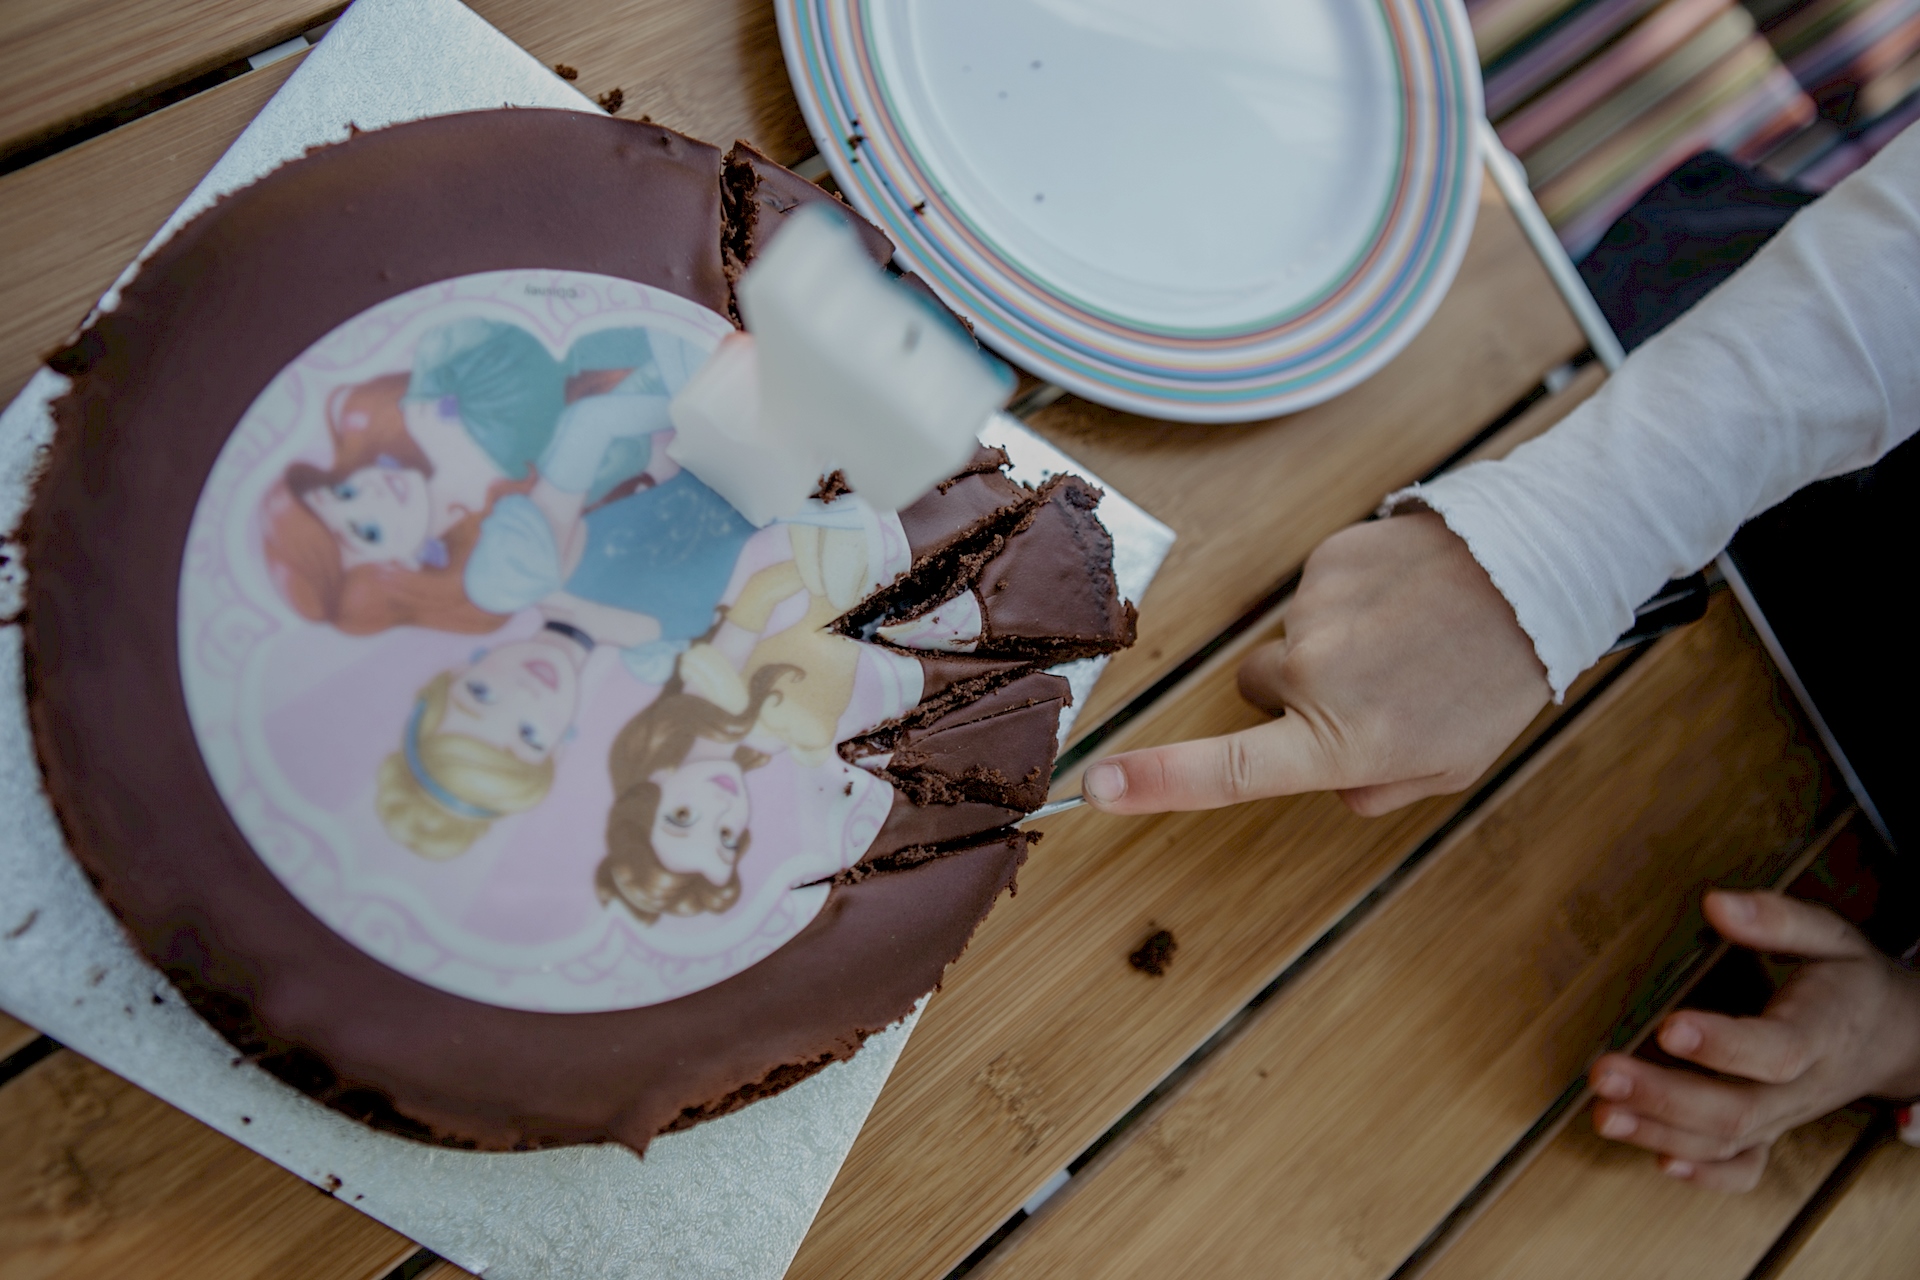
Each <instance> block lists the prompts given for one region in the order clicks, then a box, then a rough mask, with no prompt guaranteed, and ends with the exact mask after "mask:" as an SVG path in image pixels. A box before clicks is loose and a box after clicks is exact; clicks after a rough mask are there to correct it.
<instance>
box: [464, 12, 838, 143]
mask: <svg viewBox="0 0 1920 1280" xmlns="http://www.w3.org/2000/svg"><path fill="white" fill-rule="evenodd" d="M471 7H472V8H473V9H474V11H475V12H477V13H478V14H479V15H480V16H481V17H483V18H485V19H486V20H487V21H489V22H491V23H492V24H493V25H494V26H496V27H498V28H500V30H501V31H503V32H505V33H506V34H507V35H508V36H510V37H512V38H513V39H514V40H515V41H516V42H517V43H518V44H519V45H520V46H521V47H522V48H524V49H526V50H527V51H528V52H530V53H532V54H533V56H534V57H536V58H538V59H540V60H541V61H542V62H544V63H546V64H547V65H548V66H552V65H554V64H555V63H564V64H566V65H567V66H570V67H572V68H573V69H574V70H576V71H578V72H579V73H580V78H579V79H578V80H576V81H574V84H575V85H576V86H577V87H578V88H579V89H580V90H581V91H582V92H584V93H586V94H587V95H588V96H589V97H593V98H598V97H599V96H600V95H602V94H604V93H606V92H607V91H608V90H610V89H616V88H617V89H619V90H620V91H621V93H622V94H623V95H624V96H625V102H624V103H623V104H622V106H621V108H620V111H619V113H618V114H620V115H621V116H623V117H625V118H626V119H629V120H638V119H640V118H641V117H642V116H649V117H651V118H652V119H654V120H655V121H657V122H659V123H660V124H664V125H666V126H667V127H668V128H671V129H678V130H680V131H681V132H682V133H687V134H691V135H692V136H693V137H696V138H701V139H704V140H706V141H708V142H712V143H716V144H718V145H719V146H721V147H725V146H727V145H728V144H729V143H731V142H732V141H733V140H734V139H735V138H745V139H746V140H747V141H749V142H751V143H753V144H754V145H755V146H757V147H759V148H760V149H761V150H762V151H765V152H766V153H767V154H768V155H770V156H772V157H773V158H774V159H776V160H778V161H780V162H782V163H783V164H792V163H794V162H796V161H798V160H801V159H803V158H805V157H806V156H808V155H811V154H812V153H813V149H814V148H813V140H812V139H811V138H809V137H808V136H807V126H806V121H805V120H803V119H802V118H801V115H800V104H799V103H798V102H796V101H795V100H794V97H793V88H792V86H791V85H790V84H789V83H788V80H787V67H786V63H785V62H784V61H782V60H781V57H780V33H779V31H778V29H777V28H776V27H775V26H774V20H773V6H772V5H771V4H768V3H767V2H766V0H698V3H691V4H690V3H686V2H685V0H596V3H594V4H593V5H592V6H591V10H590V11H589V10H587V9H586V8H585V7H583V6H580V5H565V4H554V3H552V0H473V2H472V4H471Z"/></svg>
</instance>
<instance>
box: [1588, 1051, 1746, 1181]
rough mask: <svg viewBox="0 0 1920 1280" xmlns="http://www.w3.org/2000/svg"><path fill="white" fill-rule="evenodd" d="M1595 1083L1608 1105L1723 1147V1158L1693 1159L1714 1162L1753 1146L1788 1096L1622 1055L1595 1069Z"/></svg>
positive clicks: (1614, 1055)
mask: <svg viewBox="0 0 1920 1280" xmlns="http://www.w3.org/2000/svg"><path fill="white" fill-rule="evenodd" d="M1589 1079H1590V1080H1591V1082H1592V1084H1593V1091H1594V1092H1595V1093H1596V1094H1598V1095H1599V1096H1600V1097H1601V1098H1602V1099H1603V1100H1605V1101H1606V1102H1609V1103H1611V1104H1614V1105H1617V1106H1624V1107H1628V1108H1630V1109H1631V1110H1632V1112H1633V1114H1634V1115H1636V1116H1639V1117H1640V1118H1642V1119H1643V1120H1647V1121H1657V1122H1659V1123H1660V1124H1661V1125H1663V1126H1668V1127H1671V1128H1673V1129H1676V1130H1684V1131H1686V1132H1687V1133H1691V1134H1698V1135H1700V1136H1701V1137H1703V1138H1707V1139H1712V1140H1713V1141H1716V1142H1719V1143H1721V1144H1723V1146H1724V1150H1720V1151H1719V1153H1718V1154H1717V1155H1715V1154H1706V1153H1702V1152H1699V1151H1693V1152H1691V1153H1690V1154H1692V1155H1695V1156H1701V1157H1702V1158H1705V1159H1713V1160H1724V1159H1727V1158H1728V1157H1730V1156H1732V1155H1733V1154H1734V1153H1736V1152H1738V1151H1743V1150H1745V1149H1746V1148H1747V1147H1749V1146H1751V1145H1753V1143H1754V1142H1755V1141H1756V1140H1757V1138H1758V1136H1759V1135H1760V1133H1761V1132H1762V1131H1763V1130H1764V1127H1765V1125H1766V1124H1768V1123H1769V1122H1770V1121H1771V1120H1772V1119H1774V1115H1773V1112H1774V1109H1775V1107H1776V1106H1777V1104H1778V1102H1779V1101H1780V1098H1781V1096H1782V1095H1778V1094H1776V1093H1774V1092H1771V1091H1770V1086H1767V1085H1754V1084H1745V1083H1740V1082H1729V1081H1721V1080H1710V1079H1708V1078H1707V1077H1705V1076H1701V1075H1696V1074H1694V1073H1693V1072H1691V1071H1675V1070H1673V1069H1671V1068H1668V1067H1661V1066H1655V1065H1654V1064H1653V1063H1651V1062H1643V1061H1641V1060H1640V1059H1638V1058H1629V1057H1627V1056H1626V1055H1624V1054H1618V1053H1610V1054H1608V1055H1607V1056H1606V1057H1604V1058H1601V1059H1600V1061H1598V1062H1596V1063H1594V1066H1593V1070H1592V1072H1590V1073H1589ZM1607 1136H1612V1135H1607ZM1674 1154H1675V1155H1679V1154H1682V1153H1680V1152H1675V1153H1674Z"/></svg>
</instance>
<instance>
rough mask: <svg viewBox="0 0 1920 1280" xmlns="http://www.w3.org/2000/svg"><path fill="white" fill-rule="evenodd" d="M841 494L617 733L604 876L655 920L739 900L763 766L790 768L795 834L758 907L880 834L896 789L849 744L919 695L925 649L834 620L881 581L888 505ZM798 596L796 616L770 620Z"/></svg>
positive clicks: (784, 813) (785, 804) (723, 908)
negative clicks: (869, 640)
mask: <svg viewBox="0 0 1920 1280" xmlns="http://www.w3.org/2000/svg"><path fill="white" fill-rule="evenodd" d="M841 503H843V504H845V505H844V506H842V507H841V508H840V510H838V511H837V512H834V513H832V515H828V514H826V513H823V512H820V511H814V512H811V513H809V514H808V516H807V518H808V519H810V520H813V521H817V522H818V523H804V524H791V525H787V526H785V530H786V534H787V537H788V538H789V540H790V543H791V547H792V551H793V556H792V558H791V559H786V560H782V561H778V562H776V563H774V564H772V565H770V566H768V567H766V568H763V569H761V570H760V571H759V572H757V573H755V574H753V575H752V576H751V577H750V578H749V579H748V580H747V582H746V584H745V585H744V587H743V588H742V590H741V591H740V593H739V595H738V596H737V597H736V598H735V599H734V600H733V601H732V603H731V604H730V605H728V606H727V608H726V610H725V617H724V619H723V621H722V622H721V623H720V624H719V625H718V626H716V627H715V628H714V629H713V632H712V633H711V634H710V635H709V636H708V637H707V638H706V639H704V640H703V641H702V642H701V643H699V644H696V645H694V646H692V647H691V648H690V649H688V650H687V651H686V652H685V653H684V654H682V655H681V657H680V660H679V663H678V666H677V671H676V674H675V677H674V680H673V683H672V685H671V686H670V690H669V692H668V693H663V694H662V696H661V698H660V699H659V701H658V702H656V703H655V704H654V705H652V706H650V707H648V708H647V709H646V710H645V711H643V712H641V713H640V714H639V715H638V716H636V717H635V718H634V719H633V720H632V721H631V722H630V723H629V724H628V725H627V726H626V728H624V729H623V730H622V731H621V733H620V736H619V737H618V738H617V739H616V740H615V744H614V748H613V751H612V752H611V753H610V754H609V757H608V761H607V765H608V770H609V772H610V774H611V775H612V779H613V789H614V797H615V798H614V804H613V809H612V811H611V812H610V813H609V815H608V818H607V855H606V858H605V859H604V860H603V861H602V862H601V864H600V867H599V869H598V871H597V873H596V876H595V887H596V888H597V890H598V892H599V895H600V898H601V900H602V901H603V902H613V901H618V902H620V903H622V904H624V905H625V906H626V907H627V908H628V909H629V910H631V911H632V913H633V914H634V915H635V916H636V917H637V918H638V919H639V920H641V921H642V922H643V923H646V924H652V923H654V922H656V921H657V920H659V919H660V918H661V917H662V916H668V915H678V916H691V915H698V914H700V913H703V912H711V913H715V914H719V913H725V912H728V911H729V910H730V909H732V908H734V907H735V905H736V904H737V903H738V902H739V900H740V896H741V874H740V862H741V859H742V857H743V856H744V855H745V853H746V851H747V847H748V830H749V826H750V822H751V818H752V799H751V797H750V795H749V787H748V779H747V774H748V772H749V771H751V770H755V769H759V768H762V767H765V768H766V769H767V772H768V773H769V774H777V775H780V782H779V785H778V786H777V787H769V791H770V793H773V792H777V794H778V795H779V796H780V797H781V801H782V802H781V807H780V812H779V814H778V818H779V823H780V827H779V831H780V835H781V836H782V838H783V841H784V847H783V849H782V850H781V851H780V852H779V853H777V854H770V855H769V857H770V858H771V859H774V860H776V862H777V865H776V864H775V862H770V863H769V864H768V865H766V866H763V867H762V869H761V874H762V876H763V877H771V878H770V879H766V880H764V882H763V883H761V884H759V885H758V889H759V890H760V891H761V892H760V895H759V898H758V900H757V903H756V905H755V906H754V907H753V908H752V909H751V910H750V911H749V915H754V916H759V915H762V914H766V913H771V912H772V911H774V910H775V908H776V905H777V903H776V900H777V898H778V897H779V896H781V895H782V894H787V893H791V892H794V891H797V890H799V889H800V888H801V887H802V886H805V885H810V884H817V883H818V882H819V881H820V880H822V879H823V878H825V877H828V876H832V875H834V874H836V873H837V872H839V871H842V870H844V869H845V868H847V867H850V866H852V865H853V864H854V863H855V862H857V861H859V859H860V858H861V857H862V856H863V855H864V854H865V853H866V851H867V848H868V846H869V845H871V843H872V841H873V837H874V835H875V834H876V833H877V832H878V830H879V828H880V825H881V823H882V822H884V821H885V819H886V815H887V813H888V811H889V810H890V809H891V807H892V804H893V788H892V786H891V784H889V783H888V782H886V781H885V780H883V779H881V778H877V777H875V776H874V775H873V774H872V773H870V772H868V771H867V770H865V769H860V768H856V767H854V766H852V765H849V764H847V763H846V762H845V761H843V760H841V759H840V757H839V755H838V754H837V753H836V752H835V751H834V749H833V748H834V743H835V742H836V741H840V740H844V739H846V738H848V737H851V736H854V735H855V734H858V733H861V732H864V731H866V730H868V729H871V728H874V727H877V726H878V725H880V724H882V723H884V722H885V721H887V720H889V719H891V718H893V717H894V716H897V715H899V714H901V713H902V712H903V711H905V710H906V709H907V708H909V707H912V706H913V705H915V704H916V703H917V702H918V701H919V700H920V693H921V689H922V687H923V675H922V671H921V668H920V665H919V663H918V661H917V660H915V659H913V658H911V657H908V656H905V655H903V654H897V653H893V652H890V651H887V650H884V649H881V648H879V647H878V646H874V645H869V644H864V643H861V642H859V641H855V640H851V639H849V638H847V637H846V636H842V635H839V634H837V633H836V632H834V631H833V630H832V629H831V623H832V622H833V621H834V620H835V619H836V618H838V617H839V616H840V615H841V614H843V613H844V612H845V611H846V610H847V609H848V608H849V607H851V606H852V605H853V604H854V603H855V602H856V601H857V600H858V599H859V598H861V596H863V595H864V594H865V593H866V591H868V590H870V589H871V587H872V585H873V577H872V575H870V573H869V567H868V566H869V550H868V549H869V545H870V541H871V540H870V539H869V537H868V536H867V535H868V532H869V530H868V529H867V528H865V526H866V525H870V524H872V523H873V522H874V520H875V519H876V517H875V516H874V514H873V513H872V512H870V511H867V510H866V509H865V508H864V506H863V505H862V504H859V503H858V501H857V500H856V499H841ZM833 526H839V527H833ZM789 601H791V602H793V605H792V606H790V605H789V604H788V602H789ZM798 605H804V611H802V612H800V616H799V617H798V618H797V619H796V620H794V621H793V622H792V623H791V624H790V625H786V626H779V627H776V628H775V629H774V630H773V631H772V632H771V633H770V634H763V632H765V629H766V628H767V627H768V625H769V623H770V622H772V621H773V620H775V619H776V618H777V617H780V616H792V614H793V613H794V612H795V609H794V607H793V606H798ZM756 789H758V784H756ZM751 888H752V886H750V889H751ZM813 905H814V908H815V909H817V906H818V903H817V902H815V903H814V904H813ZM808 914H810V913H808ZM802 922H803V921H802ZM754 926H757V920H750V921H743V922H741V929H735V930H729V931H726V932H729V933H732V934H735V935H738V934H739V933H740V932H741V930H742V929H749V928H750V927H754ZM793 927H794V928H796V929H797V928H798V924H794V925H793Z"/></svg>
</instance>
